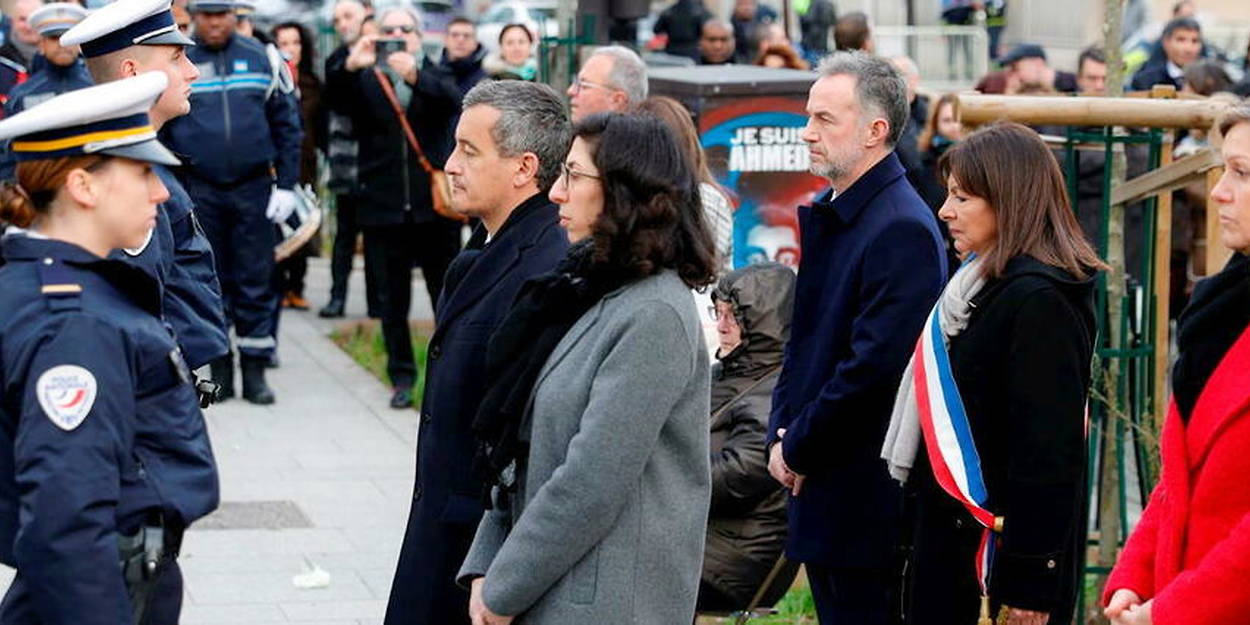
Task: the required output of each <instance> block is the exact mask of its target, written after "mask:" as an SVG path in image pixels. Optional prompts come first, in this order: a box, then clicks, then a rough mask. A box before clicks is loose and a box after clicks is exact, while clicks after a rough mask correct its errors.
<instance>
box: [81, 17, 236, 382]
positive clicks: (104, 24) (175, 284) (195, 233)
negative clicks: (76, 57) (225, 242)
mask: <svg viewBox="0 0 1250 625" xmlns="http://www.w3.org/2000/svg"><path fill="white" fill-rule="evenodd" d="M61 40H62V45H81V46H82V54H83V56H84V57H86V58H92V57H96V56H103V55H106V54H109V53H112V52H115V51H118V50H123V49H125V48H128V47H130V46H133V45H182V46H185V45H190V44H191V40H190V39H187V38H186V37H185V36H183V35H182V34H181V33H179V32H178V31H177V29H176V28H175V27H174V20H173V16H172V14H170V12H169V3H168V1H162V0H144V1H143V2H136V1H131V2H120V3H113V4H110V5H107V6H105V7H103V8H100V9H98V10H96V11H95V12H93V13H92V14H91V15H90V16H88V17H86V18H85V19H83V20H82V21H81V22H79V23H78V24H77V25H75V26H74V27H73V28H70V29H69V30H68V31H67V32H66V33H65V34H64V35H62V38H61ZM88 80H90V77H89V76H88ZM153 168H154V169H155V170H156V173H157V175H159V176H160V177H161V181H162V182H164V183H165V187H166V188H167V189H168V190H169V195H170V197H169V199H168V200H167V201H165V202H164V203H163V204H161V206H160V208H159V210H158V211H157V223H156V228H155V229H154V230H153V235H152V238H151V240H150V241H149V242H148V244H147V245H145V246H144V247H143V248H140V249H138V250H130V251H122V250H118V251H115V252H114V253H113V257H114V258H116V259H119V260H124V261H127V262H130V263H133V264H135V265H137V266H139V267H142V268H143V269H144V270H145V271H147V272H148V274H149V275H152V276H154V277H156V278H157V279H158V280H159V281H160V282H161V284H162V286H163V287H164V304H165V308H164V311H165V318H166V319H167V320H168V322H169V324H170V325H171V326H172V327H173V329H174V334H175V335H176V336H177V339H178V344H179V346H180V347H181V348H182V351H183V354H184V356H185V357H186V360H187V364H188V365H190V367H191V368H192V369H197V368H199V367H201V366H203V365H205V364H207V363H209V362H211V361H213V360H215V359H217V358H220V357H222V356H224V355H226V354H228V353H229V352H230V339H229V333H228V330H227V326H226V316H225V310H224V305H223V303H222V293H221V286H220V283H219V281H218V278H217V271H216V264H215V261H214V259H213V248H212V245H211V244H210V242H209V239H208V237H207V236H206V235H205V233H204V230H203V228H202V227H201V225H200V224H199V222H198V220H197V219H196V216H195V213H194V212H193V211H192V208H193V206H194V205H193V204H192V202H191V198H190V197H189V196H188V195H187V193H186V191H185V190H184V189H183V188H182V185H181V184H179V183H178V181H177V179H176V178H175V177H174V176H173V175H172V174H171V172H170V170H169V169H168V168H166V167H164V166H162V165H160V164H153Z"/></svg>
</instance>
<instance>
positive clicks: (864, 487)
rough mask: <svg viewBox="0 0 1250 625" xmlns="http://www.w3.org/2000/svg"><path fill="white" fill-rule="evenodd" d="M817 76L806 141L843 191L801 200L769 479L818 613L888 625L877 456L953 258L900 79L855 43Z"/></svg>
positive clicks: (889, 563) (888, 532) (894, 492)
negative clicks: (933, 206) (898, 151)
mask: <svg viewBox="0 0 1250 625" xmlns="http://www.w3.org/2000/svg"><path fill="white" fill-rule="evenodd" d="M819 73H820V78H819V79H818V80H817V81H816V83H815V84H814V85H813V86H812V89H811V92H810V93H809V95H808V103H807V112H808V115H809V119H808V123H807V127H806V128H805V129H804V133H803V140H804V141H806V142H807V144H808V149H809V152H810V155H811V160H812V163H811V170H812V172H813V173H815V174H817V175H819V176H822V177H824V178H827V179H828V180H829V182H830V185H831V186H832V187H833V190H832V191H831V192H830V193H828V194H826V195H825V196H824V197H823V198H822V199H821V200H819V201H817V202H814V203H813V204H812V205H811V206H802V207H800V208H799V224H800V228H801V232H802V249H803V256H802V263H801V264H800V266H799V277H798V282H797V285H796V291H795V301H794V320H793V325H792V326H791V330H790V332H791V334H790V342H789V344H788V345H787V347H786V354H785V360H784V363H783V365H782V371H781V377H780V379H779V380H778V383H777V387H776V390H775V391H774V393H773V411H772V418H771V420H770V423H769V441H768V445H769V472H770V473H772V475H773V477H775V478H777V480H778V481H780V482H781V483H782V484H784V485H785V486H787V487H788V488H790V490H791V494H792V496H791V497H790V506H789V515H790V516H789V519H790V533H789V537H788V540H787V544H786V553H787V555H788V556H789V557H790V558H791V559H792V560H798V561H801V562H803V563H805V564H806V565H807V574H808V578H809V580H810V582H811V586H812V595H813V597H814V598H815V600H816V610H817V612H818V614H819V617H820V622H821V623H822V624H826V625H827V624H830V623H833V624H840V623H854V624H855V625H877V624H885V623H891V622H893V620H894V612H895V609H896V606H897V604H898V602H897V591H898V588H899V586H900V581H901V580H900V576H901V569H900V568H899V567H898V566H897V563H898V562H899V557H898V544H899V529H900V521H899V513H900V507H901V499H902V492H901V490H900V489H899V488H898V486H897V485H896V483H895V482H893V480H891V479H890V478H889V475H888V474H887V473H886V468H885V465H884V464H883V463H882V461H881V460H880V458H879V457H878V456H879V455H880V451H881V444H882V441H883V440H884V438H885V431H886V426H887V424H888V423H889V419H890V411H891V408H892V406H893V404H894V395H895V392H896V391H897V389H898V384H899V380H900V378H901V377H902V374H903V370H904V369H905V368H906V366H907V359H908V356H909V355H910V353H911V351H912V348H913V347H914V345H915V342H916V338H917V337H918V336H919V334H920V328H921V325H922V324H923V323H924V319H925V317H926V316H927V314H928V312H929V309H930V308H931V307H932V306H933V303H934V302H935V301H936V300H937V297H938V295H939V294H940V292H941V290H942V286H943V284H944V283H945V280H946V272H947V268H946V255H945V251H944V246H943V244H942V238H941V236H940V235H939V233H938V227H937V222H936V221H935V220H934V217H933V213H932V212H931V211H930V210H929V209H928V208H927V207H926V206H925V203H924V201H923V200H921V199H920V196H919V195H917V194H916V191H915V190H914V189H913V188H912V187H911V185H910V184H909V183H908V182H907V178H906V176H905V171H904V169H903V166H902V165H901V164H900V162H899V159H898V157H897V156H895V154H894V146H895V144H896V143H897V141H898V138H899V136H900V135H901V134H902V131H903V127H904V125H905V124H906V123H907V115H908V105H907V89H906V86H905V84H904V82H903V78H902V76H901V75H899V73H898V72H897V70H895V69H894V67H893V66H892V65H891V64H890V62H889V61H887V60H884V59H880V58H876V57H872V56H868V55H865V54H862V53H858V52H855V53H838V54H834V55H832V56H830V57H827V58H826V59H825V60H824V62H823V63H821V66H820V69H819Z"/></svg>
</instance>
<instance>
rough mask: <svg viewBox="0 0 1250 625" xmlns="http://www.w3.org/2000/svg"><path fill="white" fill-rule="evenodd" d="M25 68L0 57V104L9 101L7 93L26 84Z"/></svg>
mask: <svg viewBox="0 0 1250 625" xmlns="http://www.w3.org/2000/svg"><path fill="white" fill-rule="evenodd" d="M26 78H27V74H26V66H25V65H22V64H21V63H18V62H17V61H14V60H12V59H9V58H7V57H3V56H0V104H5V103H7V102H8V100H9V93H10V92H12V91H13V88H14V87H17V86H18V85H20V84H22V83H24V82H26Z"/></svg>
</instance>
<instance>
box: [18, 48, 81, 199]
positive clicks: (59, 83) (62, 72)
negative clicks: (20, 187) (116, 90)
mask: <svg viewBox="0 0 1250 625" xmlns="http://www.w3.org/2000/svg"><path fill="white" fill-rule="evenodd" d="M37 58H42V57H37ZM41 66H42V69H40V70H39V71H38V72H35V73H34V74H32V75H31V76H30V78H28V79H26V82H24V83H22V84H20V85H17V86H16V87H13V90H12V91H10V92H9V97H8V99H7V100H5V102H4V116H5V117H9V116H12V115H16V114H17V113H20V112H22V111H24V110H26V109H28V108H30V107H32V106H34V105H36V104H39V103H40V102H45V101H47V100H49V99H51V98H52V97H54V96H58V95H61V94H62V93H66V92H68V91H73V90H75V89H82V88H83V87H90V86H91V85H92V84H94V81H92V80H91V74H90V73H89V72H87V65H86V64H85V63H83V62H82V59H78V60H75V61H74V63H73V65H70V66H68V67H62V66H60V65H54V64H52V63H47V62H44V63H42V64H41ZM14 165H15V163H14V162H13V156H12V155H11V154H9V150H8V146H7V145H6V146H5V148H4V151H3V152H2V153H0V180H12V179H13V167H14Z"/></svg>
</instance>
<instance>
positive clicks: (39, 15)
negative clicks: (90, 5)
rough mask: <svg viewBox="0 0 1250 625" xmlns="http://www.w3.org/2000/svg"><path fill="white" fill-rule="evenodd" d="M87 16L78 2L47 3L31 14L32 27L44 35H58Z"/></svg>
mask: <svg viewBox="0 0 1250 625" xmlns="http://www.w3.org/2000/svg"><path fill="white" fill-rule="evenodd" d="M85 17H87V10H86V9H84V8H82V5H80V4H78V3H77V2H53V3H50V4H45V5H43V6H41V7H39V8H38V9H36V10H35V12H34V13H31V14H30V18H29V19H30V27H31V29H33V30H34V31H35V32H37V33H39V34H40V35H41V36H44V37H57V36H59V35H61V34H62V33H64V32H65V31H67V30H69V29H70V28H71V27H73V26H74V25H75V24H77V23H79V22H81V21H82V20H83V18H85Z"/></svg>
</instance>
